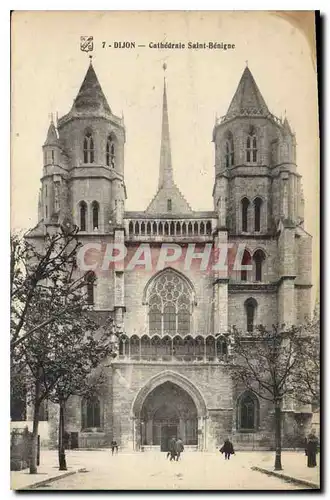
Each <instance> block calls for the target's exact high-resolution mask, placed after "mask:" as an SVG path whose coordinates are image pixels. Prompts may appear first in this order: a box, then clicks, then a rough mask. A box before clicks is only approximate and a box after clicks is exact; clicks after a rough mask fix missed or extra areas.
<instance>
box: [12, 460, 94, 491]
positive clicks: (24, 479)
mask: <svg viewBox="0 0 330 500" xmlns="http://www.w3.org/2000/svg"><path fill="white" fill-rule="evenodd" d="M66 458H67V467H68V470H67V471H60V470H58V453H57V451H56V450H41V452H40V466H39V467H38V473H37V474H30V473H29V469H24V470H21V471H11V472H10V487H11V489H12V490H21V489H30V488H32V487H33V488H35V487H36V486H40V485H42V484H44V483H49V482H51V481H54V480H55V479H59V478H63V477H67V476H70V475H72V474H75V473H76V472H78V470H79V469H82V468H84V463H83V462H84V461H85V460H84V459H85V456H83V455H82V454H80V455H79V452H74V451H67V452H66Z"/></svg>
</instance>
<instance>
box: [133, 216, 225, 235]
mask: <svg viewBox="0 0 330 500" xmlns="http://www.w3.org/2000/svg"><path fill="white" fill-rule="evenodd" d="M212 221H213V220H212V219H151V220H148V219H126V220H125V224H126V229H127V233H128V236H180V237H190V236H210V235H211V234H212V230H213V225H212ZM215 224H216V221H215Z"/></svg>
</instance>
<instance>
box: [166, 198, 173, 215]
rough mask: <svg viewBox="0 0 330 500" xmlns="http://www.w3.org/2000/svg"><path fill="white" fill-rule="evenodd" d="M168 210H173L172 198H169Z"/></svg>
mask: <svg viewBox="0 0 330 500" xmlns="http://www.w3.org/2000/svg"><path fill="white" fill-rule="evenodd" d="M167 211H168V212H172V200H171V199H168V200H167Z"/></svg>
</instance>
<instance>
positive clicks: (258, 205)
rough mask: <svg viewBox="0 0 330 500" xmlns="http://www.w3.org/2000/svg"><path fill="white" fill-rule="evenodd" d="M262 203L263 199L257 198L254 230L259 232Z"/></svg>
mask: <svg viewBox="0 0 330 500" xmlns="http://www.w3.org/2000/svg"><path fill="white" fill-rule="evenodd" d="M261 205H262V199H261V198H256V199H255V200H254V230H255V231H256V232H259V231H260V227H261Z"/></svg>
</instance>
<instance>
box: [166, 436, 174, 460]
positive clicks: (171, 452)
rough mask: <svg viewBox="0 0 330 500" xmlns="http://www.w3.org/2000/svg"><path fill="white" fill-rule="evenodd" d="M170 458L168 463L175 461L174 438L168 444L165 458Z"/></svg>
mask: <svg viewBox="0 0 330 500" xmlns="http://www.w3.org/2000/svg"><path fill="white" fill-rule="evenodd" d="M168 457H170V462H171V461H172V460H175V457H176V441H175V437H172V438H171V439H170V441H169V443H168V452H167V457H166V458H168Z"/></svg>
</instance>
